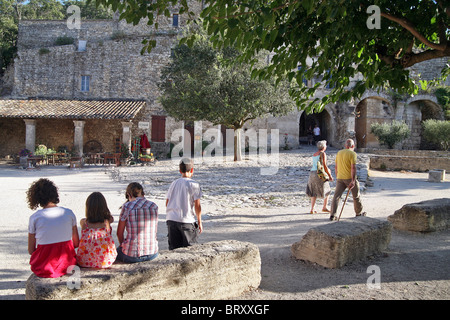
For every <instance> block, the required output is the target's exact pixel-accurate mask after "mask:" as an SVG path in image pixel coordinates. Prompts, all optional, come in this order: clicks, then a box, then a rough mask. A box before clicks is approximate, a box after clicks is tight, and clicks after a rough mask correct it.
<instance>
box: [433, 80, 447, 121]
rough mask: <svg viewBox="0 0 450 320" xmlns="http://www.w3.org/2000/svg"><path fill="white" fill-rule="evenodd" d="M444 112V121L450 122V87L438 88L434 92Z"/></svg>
mask: <svg viewBox="0 0 450 320" xmlns="http://www.w3.org/2000/svg"><path fill="white" fill-rule="evenodd" d="M434 94H435V95H436V98H437V99H438V102H439V104H440V105H441V106H442V109H443V111H444V115H445V119H447V120H450V87H440V88H437V89H436V90H435V92H434Z"/></svg>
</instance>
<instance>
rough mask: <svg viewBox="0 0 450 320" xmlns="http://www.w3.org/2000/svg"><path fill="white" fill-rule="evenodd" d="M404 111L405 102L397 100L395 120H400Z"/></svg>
mask: <svg viewBox="0 0 450 320" xmlns="http://www.w3.org/2000/svg"><path fill="white" fill-rule="evenodd" d="M404 111H405V102H404V101H397V106H396V108H395V120H397V121H402V120H403V112H404Z"/></svg>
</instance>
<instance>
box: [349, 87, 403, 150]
mask: <svg viewBox="0 0 450 320" xmlns="http://www.w3.org/2000/svg"><path fill="white" fill-rule="evenodd" d="M355 114H356V118H355V139H356V146H357V148H374V147H375V148H376V147H379V143H378V140H377V138H376V137H375V136H374V135H373V134H371V133H370V127H371V125H372V123H377V122H378V123H382V122H387V121H391V120H392V119H394V117H395V110H394V108H393V104H392V101H391V100H390V99H388V98H387V97H386V96H377V95H372V94H371V93H367V94H364V95H363V96H362V99H361V100H360V101H359V102H358V103H357V105H356V109H355Z"/></svg>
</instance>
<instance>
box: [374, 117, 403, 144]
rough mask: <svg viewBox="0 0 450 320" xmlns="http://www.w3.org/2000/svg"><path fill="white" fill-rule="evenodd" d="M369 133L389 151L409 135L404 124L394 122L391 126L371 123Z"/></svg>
mask: <svg viewBox="0 0 450 320" xmlns="http://www.w3.org/2000/svg"><path fill="white" fill-rule="evenodd" d="M370 132H371V133H373V134H374V135H375V136H376V137H377V138H378V141H379V142H380V143H381V144H382V145H385V146H387V147H388V148H389V149H393V148H394V146H395V144H396V143H398V142H401V141H403V140H404V139H406V138H408V137H409V135H410V134H411V131H410V130H409V128H408V125H407V124H406V123H404V122H401V121H395V120H394V121H392V123H391V124H389V123H373V124H372V125H371V126H370Z"/></svg>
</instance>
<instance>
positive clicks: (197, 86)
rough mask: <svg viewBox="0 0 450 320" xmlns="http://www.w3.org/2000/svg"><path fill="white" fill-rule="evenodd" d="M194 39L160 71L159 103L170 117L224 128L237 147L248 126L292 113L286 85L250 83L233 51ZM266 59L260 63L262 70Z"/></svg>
mask: <svg viewBox="0 0 450 320" xmlns="http://www.w3.org/2000/svg"><path fill="white" fill-rule="evenodd" d="M193 33H194V34H195V36H194V37H193V39H195V41H194V42H193V44H192V46H190V47H188V46H187V45H185V44H180V45H178V46H177V47H176V48H175V49H174V52H173V57H172V59H171V61H170V62H169V64H168V65H167V66H166V67H165V68H163V70H162V76H161V82H160V83H159V88H160V90H161V97H160V102H161V104H162V106H163V107H164V109H165V110H166V111H167V113H168V114H169V115H170V116H172V117H174V118H175V119H177V120H185V121H186V120H187V121H200V120H206V121H209V122H212V123H213V124H214V125H218V124H220V125H224V126H226V127H227V128H231V129H234V130H235V133H236V134H235V135H236V140H237V141H240V140H239V139H240V129H241V128H242V127H243V126H244V124H245V123H246V122H247V121H251V120H253V119H256V118H259V117H262V116H265V115H267V114H272V115H275V116H277V115H285V114H287V113H288V112H289V111H292V110H293V108H294V107H295V104H294V102H293V101H292V99H291V98H290V97H289V95H288V92H287V85H286V83H285V82H283V83H281V84H279V85H278V86H275V83H274V81H271V80H264V81H259V80H257V79H253V78H252V77H251V72H250V66H249V65H247V64H244V63H239V62H237V63H231V62H230V61H235V60H237V59H236V57H237V56H238V55H239V52H238V51H237V50H235V49H233V48H229V47H227V48H224V49H222V50H216V49H214V48H213V47H212V44H211V42H210V41H209V40H208V39H207V37H206V36H205V34H204V33H201V32H199V31H196V32H193ZM264 58H265V55H262V56H261V57H260V59H259V61H258V63H260V64H264V61H265V59H264ZM235 147H236V148H235V160H240V159H241V154H240V150H241V148H239V144H238V143H236V144H235Z"/></svg>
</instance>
